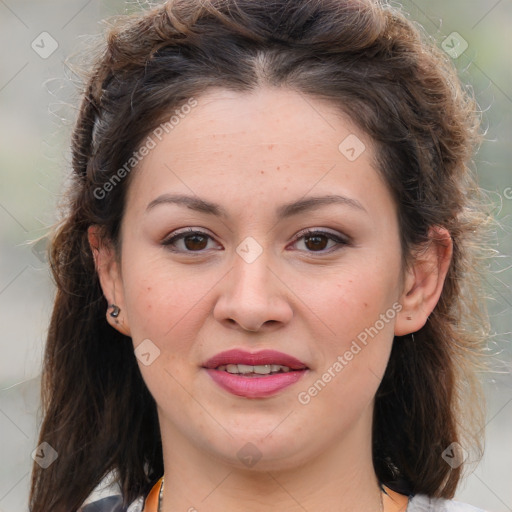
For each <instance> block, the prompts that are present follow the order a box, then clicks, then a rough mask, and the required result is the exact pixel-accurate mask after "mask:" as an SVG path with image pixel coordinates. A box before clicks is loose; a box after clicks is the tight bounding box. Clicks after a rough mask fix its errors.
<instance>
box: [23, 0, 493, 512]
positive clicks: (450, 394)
mask: <svg viewBox="0 0 512 512" xmlns="http://www.w3.org/2000/svg"><path fill="white" fill-rule="evenodd" d="M475 111H476V108H475V104H474V102H473V100H472V99H471V98H470V97H469V96H468V94H467V93H466V91H465V90H464V89H463V88H462V87H461V85H460V83H459V82H458V80H457V77H456V74H455V72H454V70H453V68H452V66H451V64H450V63H449V62H448V58H447V57H445V56H443V55H442V53H441V52H440V51H439V50H437V49H436V48H435V46H434V45H432V44H431V43H430V42H428V41H427V40H426V39H425V38H423V37H422V36H421V34H420V32H419V31H418V29H417V28H415V27H414V26H413V24H411V23H410V22H409V21H407V20H406V19H405V17H404V16H403V15H402V14H400V13H399V12H398V11H396V10H394V9H392V8H390V7H389V6H384V5H380V4H379V3H376V2H373V1H371V0H343V1H342V0H318V1H314V2H312V1H305V0H304V1H302V0H293V1H292V0H276V1H273V2H266V1H263V0H209V1H205V0H175V1H171V2H167V3H165V4H163V5H161V6H159V7H156V8H154V9H153V10H150V11H148V12H146V13H145V14H143V15H137V16H135V17H130V18H126V19H124V21H119V22H117V24H115V25H114V26H113V27H112V28H111V30H110V32H109V34H108V39H107V44H106V45H105V47H104V51H103V53H102V55H101V56H99V57H98V59H97V61H96V63H95V65H94V67H93V69H92V73H91V76H90V78H89V81H88V84H87V88H86V91H85V94H84V99H83V103H82V106H81V110H80V115H79V118H78V120H77V124H76V127H75V131H74V135H73V148H72V149H73V184H72V187H71V188H70V192H69V196H68V199H69V202H68V210H67V212H66V214H65V217H64V219H63V221H62V223H61V225H60V226H59V228H58V229H57V230H56V233H55V235H54V238H53V242H52V252H51V261H52V268H53V272H54V275H55V279H56V283H57V296H56V300H55V306H54V311H53V316H52V319H51V324H50V329H49V335H48V342H47V348H46V357H45V368H44V379H45V380H44V408H45V418H44V422H43V425H42V428H41V434H40V442H41V443H43V442H46V443H48V444H49V445H50V446H51V447H52V449H54V450H55V452H56V454H58V456H57V458H56V459H55V461H54V462H53V463H51V464H50V465H48V467H46V468H45V469H43V468H42V467H40V466H39V465H38V464H36V465H35V466H34V471H33V480H32V493H31V504H30V505H31V510H32V511H33V512H42V511H48V510H52V511H54V512H55V511H69V510H82V511H84V512H85V511H87V512H88V511H90V510H94V511H98V510H102V511H103V510H111V511H114V510H116V511H117V510H129V511H131V512H133V511H141V510H145V511H146V512H149V511H156V510H158V511H161V512H174V511H180V510H183V511H185V510H188V511H195V510H199V511H201V510H205V511H206V510H207V511H211V512H217V511H224V512H225V511H232V510H240V509H242V510H244V511H258V512H260V511H271V510H272V511H273V510H279V511H285V510H286V511H290V512H291V511H302V510H308V511H310V512H314V511H318V510H322V511H324V510H333V511H334V510H336V511H338V510H339V511H354V510H361V511H363V510H364V511H375V512H377V511H385V512H392V511H399V510H401V511H403V510H407V511H408V512H411V511H420V510H436V511H438V510H439V511H441V510H466V511H475V510H477V509H475V508H473V507H471V506H469V505H461V504H457V503H456V502H454V501H452V500H451V498H452V497H453V496H454V493H455V491H456V488H457V485H458V483H459V481H460V478H461V474H462V469H463V467H464V466H465V465H464V462H465V461H466V460H470V459H468V456H469V454H470V452H476V453H478V450H479V443H478V435H477V434H476V433H477V432H480V434H481V426H482V415H483V413H482V404H481V401H479V397H480V396H481V395H480V389H479V386H478V383H477V381H476V377H475V368H476V367H477V365H478V364H479V363H478V361H479V354H480V351H481V348H482V344H483V342H484V337H485V332H484V329H483V328H482V326H483V325H486V319H485V316H484V314H483V313H481V312H482V311H483V306H482V295H481V294H480V291H479V278H478V273H477V272H476V266H475V265H476V263H477V262H478V260H479V254H478V250H479V246H478V240H479V238H478V236H479V233H481V232H482V229H483V225H484V220H483V219H484V218H485V216H484V215H483V214H482V213H480V212H481V210H480V209H479V206H478V204H479V193H478V190H477V187H476V185H475V183H474V181H473V178H472V176H471V173H470V171H469V170H468V168H467V162H468V160H469V159H470V157H471V155H472V154H473V151H474V149H475V145H476V144H477V142H478V140H479V135H478V119H477V117H476V115H475ZM468 398H471V400H468ZM45 446H46V445H45ZM105 483H107V484H108V485H107V487H106V489H103V490H102V491H100V490H99V489H98V486H99V485H100V484H101V485H100V487H101V486H104V484H105ZM95 488H96V489H95ZM93 489H95V492H94V493H92V491H93ZM91 493H92V494H91ZM457 507H459V508H457Z"/></svg>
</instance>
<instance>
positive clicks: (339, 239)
mask: <svg viewBox="0 0 512 512" xmlns="http://www.w3.org/2000/svg"><path fill="white" fill-rule="evenodd" d="M187 235H200V236H205V237H207V238H209V239H211V240H213V241H215V237H214V236H213V235H211V234H210V233H209V232H208V231H207V230H206V229H205V228H197V227H186V228H182V229H177V230H175V231H173V232H172V233H171V234H170V235H168V236H166V237H165V238H164V239H163V240H162V241H161V244H162V245H163V246H164V247H169V250H170V251H172V252H177V253H182V254H194V255H197V256H199V255H201V254H203V253H206V252H207V249H203V250H200V251H187V250H179V249H172V248H171V246H172V245H173V244H175V243H177V242H178V241H180V240H182V239H184V238H185V237H186V236H187ZM307 235H311V236H313V235H321V236H325V237H326V238H328V239H330V240H331V241H333V242H335V243H336V245H335V246H334V247H331V248H330V249H328V250H321V251H300V252H306V253H307V254H311V255H314V254H318V255H320V256H321V255H324V254H329V253H331V252H335V251H337V250H339V249H341V248H342V247H343V246H347V245H351V244H352V239H351V238H350V237H349V236H347V235H345V234H342V233H339V232H331V231H329V230H327V229H325V228H316V227H313V228H305V229H302V230H300V231H299V232H298V233H297V234H296V235H295V236H294V238H293V240H292V242H291V245H294V244H296V243H297V242H298V241H299V240H300V239H301V238H304V237H305V236H307ZM215 242H216V241H215ZM216 243H217V242H216Z"/></svg>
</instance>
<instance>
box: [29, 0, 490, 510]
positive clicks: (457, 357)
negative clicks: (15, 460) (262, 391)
mask: <svg viewBox="0 0 512 512" xmlns="http://www.w3.org/2000/svg"><path fill="white" fill-rule="evenodd" d="M263 86H271V87H283V88H289V89H292V90H295V91H299V92H300V93H301V94H303V95H305V96H309V97H311V98H320V99H325V100H328V101H329V102H330V104H331V105H332V106H333V107H334V108H337V109H339V111H340V112H342V113H343V114H345V115H348V116H349V117H350V119H351V120H352V121H353V122H355V123H356V124H357V125H358V126H359V127H360V128H361V129H362V130H363V131H364V132H366V133H367V134H369V135H370V136H371V138H372V139H373V142H374V143H375V147H376V155H377V161H378V170H379V172H380V173H381V175H382V177H383V178H384V180H385V182H386V183H387V185H388V187H389V189H390V190H391V192H392V194H393V198H394V200H395V201H396V205H397V209H398V219H399V226H400V233H401V245H402V252H403V256H404V265H407V264H408V262H410V260H411V258H412V257H413V256H414V254H415V251H416V250H418V248H421V247H424V246H425V244H428V243H435V240H431V239H430V238H429V228H431V227H433V226H441V227H444V228H446V229H447V230H448V231H449V233H450V235H451V238H452V240H453V258H452V261H451V264H450V268H449V271H448V275H447V278H446V281H445V285H444V288H443V291H442V295H441V298H440V300H439V302H438V304H437V305H436V307H435V309H434V311H433V313H432V314H431V315H430V317H429V318H428V320H427V323H426V324H425V326H424V327H423V328H422V329H420V330H419V331H418V332H416V333H414V342H411V340H410V339H409V337H396V338H395V340H394V343H393V349H392V353H391V356H390V360H389V364H388V367H387V370H386V373H385V375H384V377H383V380H382V383H381V385H380V387H379V389H378V392H377V394H376V397H375V408H374V420H373V422H374V423H373V439H372V442H373V461H374V467H375V471H376V474H377V477H378V478H379V480H380V481H381V482H383V483H385V484H387V485H389V486H390V487H391V488H393V489H395V490H398V491H399V492H404V493H412V494H415V493H424V494H427V495H429V496H435V497H445V498H451V497H453V495H454V493H455V490H456V487H457V484H458V482H459V480H460V478H461V471H462V467H463V466H460V467H458V468H453V469H452V468H451V467H450V466H449V465H448V464H447V463H446V462H445V461H444V460H443V458H442V453H443V451H444V450H445V449H446V448H447V447H448V446H449V445H451V444H452V443H454V442H457V443H460V444H461V445H462V446H464V448H466V449H467V450H469V448H470V447H476V449H477V450H478V451H481V448H480V447H481V443H480V442H479V439H480V436H481V434H482V432H483V430H482V429H481V427H482V421H483V405H482V402H481V400H480V398H479V397H481V396H482V395H481V389H480V387H479V382H478V379H477V376H476V370H477V369H478V368H479V367H480V366H479V365H480V362H479V361H480V360H481V353H482V349H483V346H484V343H485V340H486V332H487V328H486V326H487V317H486V313H485V307H484V295H483V293H482V291H481V277H480V276H481V273H480V271H479V269H481V268H482V265H481V263H482V251H481V247H482V242H481V241H482V240H483V238H481V234H482V233H483V232H484V226H485V220H486V218H487V216H486V214H485V213H484V212H483V209H482V206H481V204H482V197H481V193H480V192H479V189H478V186H477V184H476V180H475V177H474V176H473V173H472V171H471V170H470V167H469V163H470V162H471V158H472V155H473V154H474V152H475V149H476V148H477V146H478V144H479V142H480V140H481V136H480V134H479V115H478V110H477V106H476V104H475V101H474V99H473V97H472V95H471V94H470V93H469V92H468V90H467V89H466V88H464V87H463V86H462V85H461V83H460V81H459V79H458V77H457V73H456V71H455V69H454V67H453V65H452V63H451V62H450V61H449V59H448V57H447V56H446V55H444V54H443V52H442V51H441V50H439V49H438V48H437V47H436V45H435V44H434V42H433V41H432V40H431V39H430V38H429V37H428V36H426V35H425V34H424V33H423V31H422V29H421V28H419V27H418V26H416V24H414V23H413V22H411V21H409V20H408V19H407V17H406V16H404V15H403V14H402V13H401V12H400V11H399V10H398V9H396V8H392V7H390V6H388V5H386V4H384V3H381V2H378V1H375V0H273V1H272V2H268V1H266V0H174V1H169V2H166V3H164V4H162V5H159V6H157V7H154V8H152V9H150V10H147V11H145V12H143V13H141V14H137V15H132V16H123V17H120V18H119V19H117V20H116V21H115V22H114V23H113V24H112V25H111V26H110V28H109V30H108V33H107V35H106V42H105V43H103V45H102V47H101V52H100V53H99V54H98V56H97V57H96V59H95V61H94V63H93V65H92V67H91V68H90V69H89V73H88V76H87V79H86V85H85V88H84V92H83V100H82V103H81V107H80V111H79V115H78V119H77V121H76V125H75V128H74V132H73V135H72V185H71V187H70V188H69V191H68V193H67V195H66V205H65V206H66V210H65V214H64V217H63V219H62V220H61V222H60V223H59V225H58V226H57V227H56V228H55V230H54V233H53V235H52V242H51V250H50V263H51V269H52V273H53V276H54V280H55V283H56V288H57V290H56V298H55V304H54V308H53V313H52V316H51V320H50V326H49V332H48V339H47V344H46V350H45V356H44V368H43V387H42V400H43V411H44V420H43V423H42V426H41V431H40V437H39V442H43V441H45V442H48V443H49V444H50V445H51V446H52V447H53V448H54V449H55V450H56V451H57V452H58V455H59V456H58V459H57V460H56V461H55V462H54V463H53V464H52V465H51V466H50V467H48V468H47V469H42V468H40V467H39V466H38V465H37V464H34V467H33V472H32V486H31V495H30V508H31V510H32V512H47V511H48V510H52V511H53V512H69V511H70V510H76V509H77V508H78V507H79V506H80V505H81V504H82V502H83V501H84V500H85V498H86V497H87V496H88V495H89V494H90V492H91V491H92V490H93V488H94V487H95V486H96V485H97V484H98V483H99V482H100V480H101V479H102V478H103V477H104V476H105V475H106V474H107V472H109V471H111V470H116V471H117V472H118V475H119V483H120V486H121V489H122V492H123V497H124V503H125V504H128V503H130V502H131V501H133V500H134V499H135V498H136V497H137V496H139V495H141V494H144V493H147V492H148V491H149V489H150V488H151V486H152V485H153V483H154V482H155V481H156V480H157V479H158V478H159V477H160V476H161V475H162V473H163V460H162V445H161V437H160V431H159V424H158V417H157V412H156V404H155V402H154V400H153V398H152V396H151V395H150V393H149V391H148V389H147V388H146V386H145V383H144V381H143V379H142V377H141V374H140V371H139V368H138V365H137V363H136V358H135V356H134V352H133V345H132V343H131V340H130V339H129V338H126V337H125V336H123V335H122V334H120V333H119V332H117V331H116V330H115V329H113V328H112V327H110V326H109V325H108V323H107V322H106V320H105V310H106V308H107V307H108V304H107V303H106V301H105V298H104V297H103V294H102V290H101V287H100V284H99V280H98V277H97V274H96V271H95V266H94V261H93V256H92V253H91V249H90V247H89V243H88V239H87V229H88V227H89V226H91V225H92V224H96V225H98V226H100V227H101V230H102V233H103V236H104V237H105V239H107V240H109V241H111V242H113V243H114V245H115V246H118V245H116V244H117V243H118V239H119V229H120V223H121V219H122V216H123V209H124V201H125V197H126V191H127V188H128V187H129V185H130V181H131V180H130V176H127V177H126V179H124V180H122V181H121V182H120V183H118V184H117V186H115V187H111V188H112V190H110V191H109V193H108V194H107V196H106V197H104V198H98V197H97V196H98V193H97V191H98V190H99V189H102V190H105V184H107V183H109V182H111V180H112V179H113V177H114V176H115V174H116V173H117V172H118V170H119V169H120V168H122V167H123V165H124V164H125V163H126V162H127V161H129V159H130V157H131V156H132V154H133V152H134V151H136V150H137V148H138V147H140V145H141V144H142V142H143V140H144V138H145V137H147V136H148V134H149V133H151V131H152V130H154V129H155V128H156V127H157V126H159V124H160V123H162V121H164V120H165V119H168V118H169V114H170V113H171V112H172V111H173V110H174V109H176V108H177V107H179V106H180V105H183V104H184V103H186V101H187V100H188V99H190V98H191V97H199V96H200V95H201V94H202V93H204V92H205V91H207V90H208V89H210V88H213V87H221V88H226V89H230V90H234V91H239V92H244V91H251V90H253V89H255V88H257V87H263ZM134 100H135V101H134ZM133 172H137V170H136V168H134V170H133ZM478 434H480V436H479V435H478Z"/></svg>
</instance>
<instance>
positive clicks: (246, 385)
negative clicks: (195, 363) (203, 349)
mask: <svg viewBox="0 0 512 512" xmlns="http://www.w3.org/2000/svg"><path fill="white" fill-rule="evenodd" d="M226 364H248V365H252V366H255V365H264V364H279V365H283V366H288V367H289V368H291V369H292V370H294V371H290V372H287V373H278V374H275V375H261V376H260V377H244V376H241V375H235V374H231V373H228V372H225V371H222V370H216V369H215V368H217V367H219V366H222V365H226ZM203 367H204V368H205V369H206V371H207V372H208V374H209V375H210V377H211V378H212V379H213V381H214V382H215V383H217V384H218V385H219V386H220V387H221V388H223V389H225V390H226V391H229V392H230V393H232V394H234V395H237V396H243V397H246V398H265V397H268V396H272V395H274V394H276V393H278V392H279V391H281V390H282V389H284V388H286V387H288V386H291V385H292V384H294V383H295V382H297V381H298V380H299V379H300V378H301V377H302V376H303V375H304V374H305V373H306V372H307V371H308V368H307V367H306V365H305V364H304V363H302V362H301V361H299V360H298V359H296V358H295V357H293V356H290V355H288V354H283V353H282V352H276V351H274V350H262V351H260V352H256V353H250V352H246V351H244V350H238V349H233V350H228V351H226V352H221V353H220V354H217V355H215V356H213V357H212V358H210V359H209V360H208V361H207V362H206V363H205V364H204V365H203Z"/></svg>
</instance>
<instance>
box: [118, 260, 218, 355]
mask: <svg viewBox="0 0 512 512" xmlns="http://www.w3.org/2000/svg"><path fill="white" fill-rule="evenodd" d="M123 267H124V268H123V283H124V300H125V305H126V314H127V319H128V322H129V325H130V329H131V332H132V337H133V339H134V342H135V343H136V344H137V343H138V342H139V341H140V340H142V339H145V338H149V339H152V340H155V342H156V343H157V344H159V345H160V344H162V346H163V344H164V343H169V342H170V341H171V342H172V343H173V345H176V348H178V347H179V346H180V345H188V344H189V343H190V338H191V337H193V333H194V332H195V331H196V328H198V326H199V324H200V322H201V319H202V318H203V316H204V315H205V314H207V310H208V307H209V305H208V291H209V290H210V289H211V288H212V286H213V285H214V283H215V279H214V278H213V277H212V276H209V275H208V274H207V273H204V275H199V274H197V273H195V274H194V273H187V272H179V271H176V270H175V269H173V268H170V264H169V262H168V261H166V260H165V258H161V257H160V258H155V259H153V260H151V259H148V258H147V257H146V258H144V257H138V256H137V254H135V253H132V254H131V255H130V256H128V257H127V258H126V259H125V260H123Z"/></svg>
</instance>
